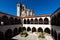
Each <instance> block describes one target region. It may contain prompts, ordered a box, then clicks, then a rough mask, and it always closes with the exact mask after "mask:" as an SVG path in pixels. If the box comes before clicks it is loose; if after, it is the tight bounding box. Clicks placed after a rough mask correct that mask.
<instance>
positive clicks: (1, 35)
mask: <svg viewBox="0 0 60 40" xmlns="http://www.w3.org/2000/svg"><path fill="white" fill-rule="evenodd" d="M0 40H4V34H3V32H1V31H0Z"/></svg>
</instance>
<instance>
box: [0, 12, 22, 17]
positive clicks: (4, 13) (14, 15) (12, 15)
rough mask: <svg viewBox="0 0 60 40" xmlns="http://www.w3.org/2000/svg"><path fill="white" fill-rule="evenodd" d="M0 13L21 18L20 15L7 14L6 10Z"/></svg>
mask: <svg viewBox="0 0 60 40" xmlns="http://www.w3.org/2000/svg"><path fill="white" fill-rule="evenodd" d="M0 14H5V15H9V16H12V17H17V18H21V17H18V16H15V15H11V14H8V13H6V12H0Z"/></svg>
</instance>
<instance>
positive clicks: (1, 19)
mask: <svg viewBox="0 0 60 40" xmlns="http://www.w3.org/2000/svg"><path fill="white" fill-rule="evenodd" d="M1 21H2V19H1V17H0V25H1Z"/></svg>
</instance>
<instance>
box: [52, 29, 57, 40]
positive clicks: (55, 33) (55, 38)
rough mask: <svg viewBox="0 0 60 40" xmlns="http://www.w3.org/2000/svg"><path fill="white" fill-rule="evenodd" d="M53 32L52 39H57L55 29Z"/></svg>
mask: <svg viewBox="0 0 60 40" xmlns="http://www.w3.org/2000/svg"><path fill="white" fill-rule="evenodd" d="M53 34H54V35H53V36H54V39H55V40H57V32H56V30H54V32H53Z"/></svg>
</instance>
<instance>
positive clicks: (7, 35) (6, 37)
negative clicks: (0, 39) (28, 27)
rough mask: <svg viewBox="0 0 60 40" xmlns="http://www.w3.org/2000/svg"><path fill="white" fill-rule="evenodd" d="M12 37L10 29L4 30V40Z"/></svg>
mask: <svg viewBox="0 0 60 40" xmlns="http://www.w3.org/2000/svg"><path fill="white" fill-rule="evenodd" d="M11 38H12V30H11V29H8V30H7V31H6V32H5V39H6V40H11Z"/></svg>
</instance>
